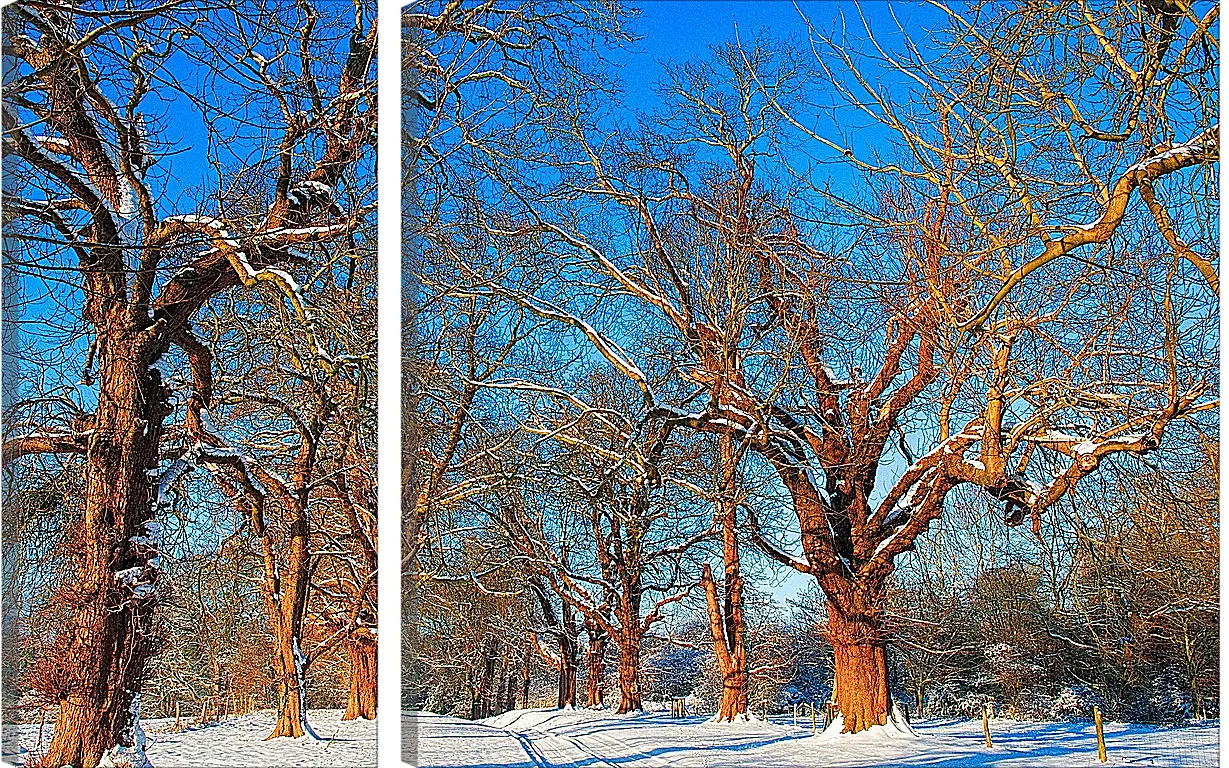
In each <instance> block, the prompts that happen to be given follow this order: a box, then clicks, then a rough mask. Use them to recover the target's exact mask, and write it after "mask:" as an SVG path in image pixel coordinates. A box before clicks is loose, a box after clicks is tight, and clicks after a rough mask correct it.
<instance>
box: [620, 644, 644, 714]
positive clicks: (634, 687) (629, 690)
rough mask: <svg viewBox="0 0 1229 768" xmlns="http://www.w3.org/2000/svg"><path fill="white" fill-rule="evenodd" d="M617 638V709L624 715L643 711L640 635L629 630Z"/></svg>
mask: <svg viewBox="0 0 1229 768" xmlns="http://www.w3.org/2000/svg"><path fill="white" fill-rule="evenodd" d="M624 627H625V629H624V630H623V632H622V633H621V634H620V636H619V709H618V714H620V715H622V714H626V713H628V712H635V711H637V710H641V709H644V705H643V703H642V702H641V701H640V634H639V633H638V632H637V631H636V630H635V629H631V628H627V624H626V623H625V624H624Z"/></svg>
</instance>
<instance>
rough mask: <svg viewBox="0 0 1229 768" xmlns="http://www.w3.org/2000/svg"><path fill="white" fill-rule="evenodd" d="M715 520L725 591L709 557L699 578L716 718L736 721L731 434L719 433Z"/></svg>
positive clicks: (738, 679)
mask: <svg viewBox="0 0 1229 768" xmlns="http://www.w3.org/2000/svg"><path fill="white" fill-rule="evenodd" d="M719 458H720V461H719V464H718V475H719V477H718V488H717V505H716V506H717V514H716V517H717V523H718V524H719V525H720V526H721V554H722V560H723V562H724V563H725V581H724V584H723V594H721V595H718V594H717V584H716V582H715V581H714V580H713V571H712V568H710V567H709V565H708V563H705V564H704V568H703V571H702V572H701V580H700V583H701V585H702V586H703V587H704V599H705V606H706V608H707V609H708V623H709V630H710V632H711V633H712V637H713V651H714V654H715V655H716V657H717V668H718V669H719V670H720V671H721V703H720V704H719V705H718V707H717V716H716V720H717V722H719V723H721V722H734V721H735V720H738V719H740V718H742V719H746V717H747V624H746V620H745V619H744V617H743V576H742V569H741V566H740V559H739V554H738V500H737V497H736V495H735V489H734V481H735V478H736V476H737V471H738V467H737V452H736V450H735V445H734V439H733V437H731V436H730V435H722V436H721V437H720V438H719Z"/></svg>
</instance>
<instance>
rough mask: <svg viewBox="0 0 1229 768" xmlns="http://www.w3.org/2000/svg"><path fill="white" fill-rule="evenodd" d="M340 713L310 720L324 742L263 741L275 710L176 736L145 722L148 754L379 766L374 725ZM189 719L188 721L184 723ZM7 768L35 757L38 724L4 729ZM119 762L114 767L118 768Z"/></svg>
mask: <svg viewBox="0 0 1229 768" xmlns="http://www.w3.org/2000/svg"><path fill="white" fill-rule="evenodd" d="M343 713H344V711H343V710H340V709H313V710H312V711H311V712H309V713H308V719H309V720H310V722H311V723H312V726H313V727H314V728H315V730H316V732H317V733H319V734H320V740H319V741H317V740H315V739H310V738H302V739H275V740H273V741H265V740H264V738H265V737H266V736H268V735H269V734H270V733H271V732H272V731H273V724H274V713H273V711H272V710H264V711H261V712H255V713H253V714H250V715H245V716H243V717H238V718H232V719H230V720H226V721H225V722H221V723H213V724H210V725H205V726H199V727H198V726H195V725H194V726H191V727H190V728H189V729H185V730H182V731H179V732H177V733H176V732H173V731H174V727H175V719H174V718H169V719H157V720H142V721H141V724H142V726H143V727H144V729H145V735H146V740H147V744H146V747H145V749H146V753H147V755H148V757H149V761H150V763H152V764H153V765H154V766H156V768H181V767H182V768H189V767H191V768H199V767H200V766H210V767H211V768H212V767H213V766H217V768H231V766H235V767H236V768H239V767H240V766H242V767H243V768H248V767H249V766H261V767H262V768H297V767H299V766H304V767H305V766H312V768H315V766H320V768H327V767H329V766H344V767H345V768H359V767H360V766H374V765H375V764H376V721H374V720H350V721H347V722H342V720H341V716H342V714H343ZM187 720H188V718H186V717H185V718H184V722H185V723H186V722H187ZM51 730H52V726H51V725H50V724H48V725H47V726H46V727H45V728H44V731H43V745H44V747H45V746H46V744H47V742H48V741H50V739H51ZM4 735H5V738H4V742H3V743H4V753H3V756H2V757H3V759H4V762H5V764H8V765H16V766H24V765H25V760H26V755H27V754H29V753H30V752H31V751H34V752H37V751H38V749H37V745H38V743H39V739H38V724H37V723H35V724H33V725H5V726H4ZM119 764H120V763H119V762H116V765H119Z"/></svg>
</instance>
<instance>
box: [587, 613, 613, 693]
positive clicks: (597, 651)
mask: <svg viewBox="0 0 1229 768" xmlns="http://www.w3.org/2000/svg"><path fill="white" fill-rule="evenodd" d="M585 631H586V632H587V633H588V635H589V647H588V649H586V651H585V667H586V670H585V671H586V674H587V678H586V680H585V706H586V707H589V708H590V709H600V708H602V707H604V706H606V693H605V689H606V645H607V643H608V642H609V639H610V638H609V636H608V635H607V634H606V631H605V630H603V629H602V628H601V627H595V626H593V624H592V623H591V622H586V623H585Z"/></svg>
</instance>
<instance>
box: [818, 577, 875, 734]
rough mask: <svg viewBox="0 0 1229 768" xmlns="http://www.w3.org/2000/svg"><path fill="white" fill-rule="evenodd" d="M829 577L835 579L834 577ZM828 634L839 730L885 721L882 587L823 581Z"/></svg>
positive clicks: (849, 729) (856, 731)
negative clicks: (840, 724) (842, 722)
mask: <svg viewBox="0 0 1229 768" xmlns="http://www.w3.org/2000/svg"><path fill="white" fill-rule="evenodd" d="M834 581H835V580H834ZM824 591H825V593H826V594H827V595H828V638H829V641H830V642H831V643H832V651H833V656H834V662H833V666H834V668H835V676H836V684H835V691H834V692H835V695H836V705H837V709H838V710H839V711H840V713H841V716H842V718H843V720H844V728H843V729H842V730H843V732H844V733H858V732H859V731H864V730H866V729H867V728H870V727H872V726H875V725H885V724H886V723H887V722H888V717H889V716H890V712H891V708H892V701H891V696H890V694H889V691H888V666H887V642H886V638H885V636H884V632H883V605H884V600H885V592H884V589H883V588H882V586H881V585H871V586H868V585H861V584H855V583H852V582H848V581H842V582H838V583H829V584H828V585H827V586H826V587H825V590H824Z"/></svg>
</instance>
